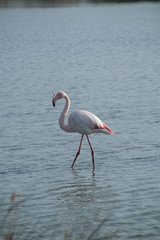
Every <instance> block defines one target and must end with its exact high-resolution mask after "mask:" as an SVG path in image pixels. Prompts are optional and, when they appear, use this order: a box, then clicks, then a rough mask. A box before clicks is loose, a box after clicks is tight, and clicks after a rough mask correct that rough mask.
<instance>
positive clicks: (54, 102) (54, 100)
mask: <svg viewBox="0 0 160 240" xmlns="http://www.w3.org/2000/svg"><path fill="white" fill-rule="evenodd" d="M57 100H58V99H57V97H54V98H53V100H52V104H53V107H55V105H56V102H57Z"/></svg>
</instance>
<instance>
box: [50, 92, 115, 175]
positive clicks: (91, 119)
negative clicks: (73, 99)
mask: <svg viewBox="0 0 160 240" xmlns="http://www.w3.org/2000/svg"><path fill="white" fill-rule="evenodd" d="M62 98H64V99H65V100H66V103H65V107H64V109H63V112H62V113H61V116H60V118H59V126H60V127H61V128H62V129H63V130H64V131H66V132H78V133H80V134H82V137H81V141H80V145H79V149H78V152H77V154H76V156H75V159H74V161H73V163H72V166H71V167H72V168H73V166H74V164H75V161H76V159H77V157H78V156H79V154H80V151H81V145H82V140H83V136H84V135H86V137H87V140H88V143H89V146H90V149H91V154H92V163H93V171H94V169H95V164H94V151H93V148H92V145H91V143H90V140H89V137H88V135H90V134H94V133H105V134H112V135H114V133H113V132H112V130H111V129H110V128H109V127H108V126H107V125H106V124H105V123H103V122H102V121H101V120H100V119H99V118H98V117H97V116H95V115H94V114H92V113H90V112H87V111H84V110H77V111H74V112H72V113H71V114H70V115H69V117H68V124H65V123H64V119H65V117H66V115H67V113H68V110H69V108H70V99H69V97H68V95H67V94H66V93H65V92H58V93H57V95H56V96H55V97H54V98H53V100H52V104H53V106H54V107H55V104H56V102H57V100H60V99H62Z"/></svg>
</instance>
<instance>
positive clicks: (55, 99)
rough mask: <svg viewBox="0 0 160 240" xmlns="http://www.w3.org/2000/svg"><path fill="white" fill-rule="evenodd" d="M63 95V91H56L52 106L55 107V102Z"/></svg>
mask: <svg viewBox="0 0 160 240" xmlns="http://www.w3.org/2000/svg"><path fill="white" fill-rule="evenodd" d="M65 95H66V94H65V92H58V93H57V94H56V96H55V97H54V98H53V100H52V104H53V107H55V105H56V102H57V101H58V100H60V99H62V98H64V97H65Z"/></svg>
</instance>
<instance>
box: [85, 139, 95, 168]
mask: <svg viewBox="0 0 160 240" xmlns="http://www.w3.org/2000/svg"><path fill="white" fill-rule="evenodd" d="M86 137H87V140H88V143H89V146H90V149H91V154H92V163H93V171H94V169H95V164H94V151H93V148H92V145H91V143H90V140H89V137H88V135H86Z"/></svg>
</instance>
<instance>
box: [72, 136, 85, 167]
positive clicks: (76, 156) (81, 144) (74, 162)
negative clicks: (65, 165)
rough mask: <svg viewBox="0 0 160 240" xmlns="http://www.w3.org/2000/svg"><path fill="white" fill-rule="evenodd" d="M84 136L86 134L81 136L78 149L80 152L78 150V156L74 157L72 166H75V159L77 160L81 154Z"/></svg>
mask: <svg viewBox="0 0 160 240" xmlns="http://www.w3.org/2000/svg"><path fill="white" fill-rule="evenodd" d="M83 136H84V135H82V137H81V141H80V145H79V149H78V152H77V154H76V157H75V159H74V161H73V163H72V166H71V168H73V166H74V164H75V161H76V159H77V157H78V156H79V154H80V152H81V145H82V140H83Z"/></svg>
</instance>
